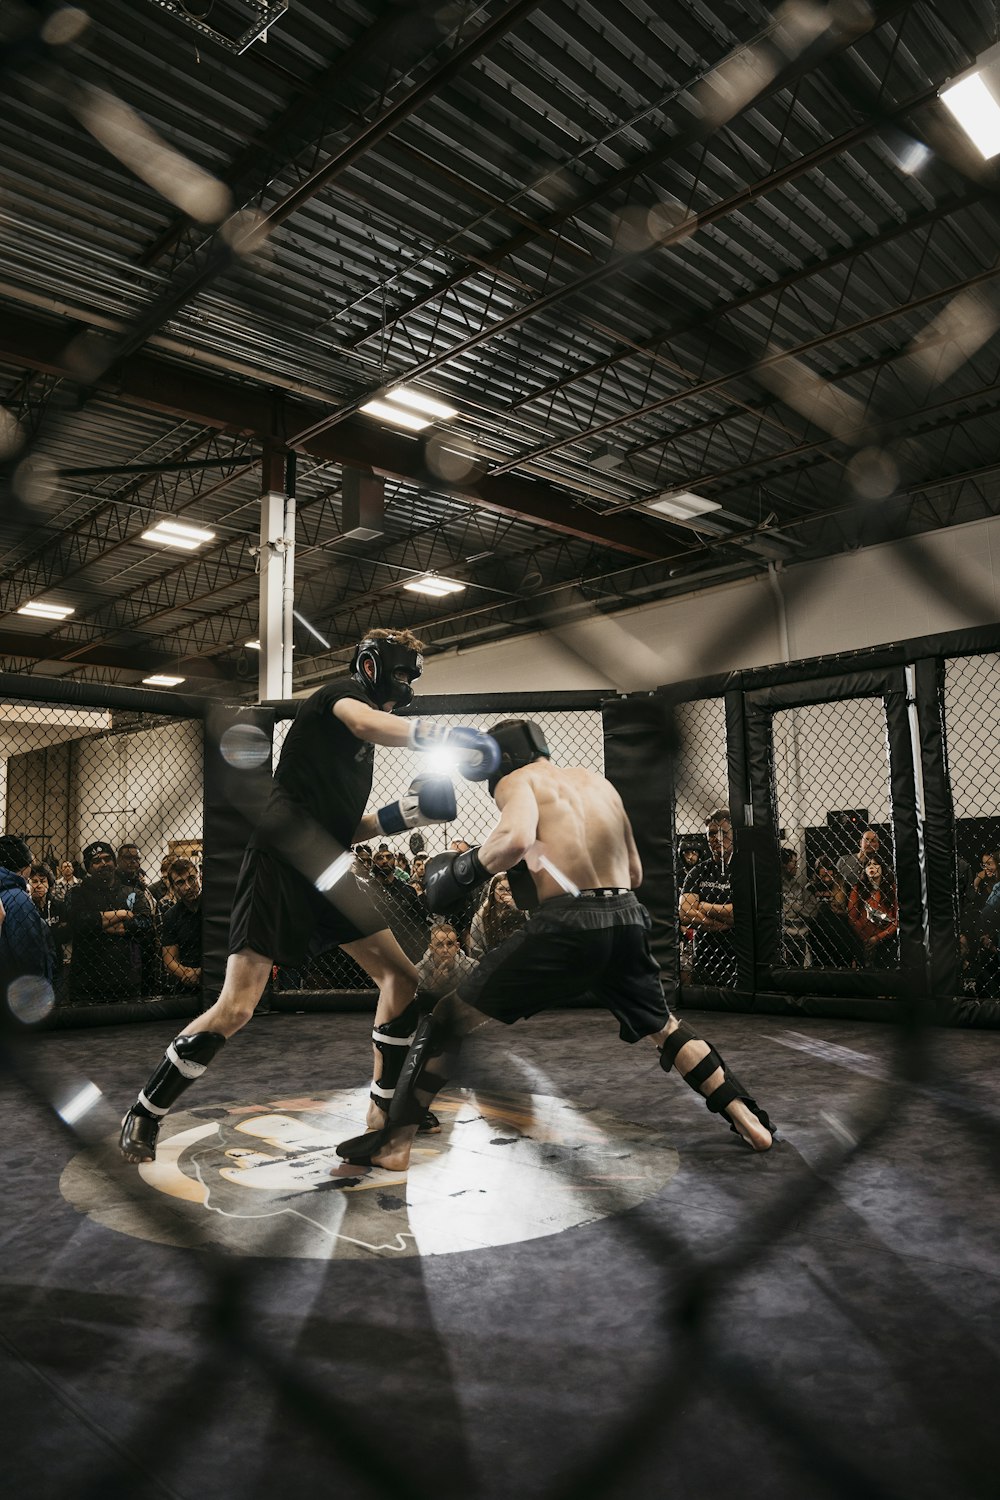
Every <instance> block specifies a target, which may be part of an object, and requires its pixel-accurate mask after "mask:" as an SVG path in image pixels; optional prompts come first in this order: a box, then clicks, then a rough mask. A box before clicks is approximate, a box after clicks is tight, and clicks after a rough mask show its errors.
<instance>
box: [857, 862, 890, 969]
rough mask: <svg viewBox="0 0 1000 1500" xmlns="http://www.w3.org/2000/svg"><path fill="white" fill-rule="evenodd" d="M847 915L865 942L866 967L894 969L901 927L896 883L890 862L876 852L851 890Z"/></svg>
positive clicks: (862, 949)
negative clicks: (897, 934)
mask: <svg viewBox="0 0 1000 1500" xmlns="http://www.w3.org/2000/svg"><path fill="white" fill-rule="evenodd" d="M847 915H848V917H849V918H850V921H851V926H852V927H853V928H854V931H855V933H856V934H857V937H858V940H859V942H860V943H861V951H862V954H863V962H864V966H865V968H866V969H889V968H892V966H893V963H894V961H895V958H896V932H897V930H898V927H899V907H898V906H897V904H896V882H895V880H894V878H893V874H892V871H891V870H890V869H889V867H888V865H884V864H883V863H882V861H881V859H879V858H878V857H876V856H874V855H869V857H868V860H867V863H866V864H865V867H864V870H863V871H862V872H861V879H860V880H859V881H858V883H857V885H856V886H855V887H854V889H853V890H852V892H851V895H850V899H849V900H848V904H847Z"/></svg>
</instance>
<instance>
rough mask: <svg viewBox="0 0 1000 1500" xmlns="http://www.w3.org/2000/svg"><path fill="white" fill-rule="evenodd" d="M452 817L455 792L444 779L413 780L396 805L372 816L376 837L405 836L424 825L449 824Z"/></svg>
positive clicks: (442, 777)
mask: <svg viewBox="0 0 1000 1500" xmlns="http://www.w3.org/2000/svg"><path fill="white" fill-rule="evenodd" d="M455 813H456V807H455V788H454V786H453V785H452V783H451V780H450V778H449V777H447V776H417V777H416V778H415V779H414V780H413V781H411V782H410V786H409V790H408V791H407V792H406V794H405V796H402V797H400V799H399V801H398V802H390V803H389V805H388V806H387V807H380V808H379V810H378V812H377V813H376V814H375V822H376V824H377V826H378V831H379V833H405V831H406V830H407V828H423V827H425V826H426V825H427V824H428V823H451V822H453V821H454V818H455Z"/></svg>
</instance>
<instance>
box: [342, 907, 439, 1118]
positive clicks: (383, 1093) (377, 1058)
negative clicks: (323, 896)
mask: <svg viewBox="0 0 1000 1500" xmlns="http://www.w3.org/2000/svg"><path fill="white" fill-rule="evenodd" d="M340 946H341V948H342V950H343V952H344V953H346V954H348V955H349V956H350V957H351V958H353V959H354V962H355V963H356V964H359V965H360V966H361V968H362V969H364V971H365V973H366V974H367V975H368V976H369V978H370V979H373V980H374V981H375V985H376V987H377V989H378V1004H377V1006H376V1008H375V1024H374V1026H373V1028H372V1085H371V1095H370V1099H369V1104H368V1115H367V1119H366V1121H365V1123H366V1124H367V1126H368V1129H369V1130H379V1129H381V1128H382V1126H384V1125H385V1123H386V1115H387V1113H388V1110H389V1106H390V1104H391V1103H392V1099H393V1095H394V1093H395V1090H396V1085H397V1083H398V1080H399V1074H400V1070H401V1069H402V1066H403V1062H404V1059H405V1057H406V1052H407V1048H408V1047H409V1046H410V1044H411V1042H412V1041H413V1038H414V1035H415V1033H416V1029H417V1022H418V1020H419V1019H420V1015H421V1013H422V1011H424V1010H426V1009H429V1008H430V1007H431V1006H432V1004H433V1001H431V1000H430V998H429V997H428V999H427V1002H426V1004H421V1000H420V998H419V997H418V996H417V984H418V976H417V971H416V969H415V968H414V966H413V964H412V963H411V962H410V960H409V959H408V958H407V956H406V954H405V953H404V952H403V950H402V948H401V947H400V946H399V943H398V942H397V941H396V938H395V937H394V936H393V934H392V933H391V932H390V931H389V929H388V928H383V929H382V931H381V932H376V933H373V934H372V935H371V936H370V937H364V938H357V939H356V940H355V941H353V942H350V943H341V945H340ZM425 1124H426V1132H431V1131H435V1130H440V1128H441V1127H440V1123H439V1122H438V1119H437V1117H436V1116H434V1115H430V1116H429V1118H428V1119H427V1121H426V1122H425ZM426 1132H425V1133H426Z"/></svg>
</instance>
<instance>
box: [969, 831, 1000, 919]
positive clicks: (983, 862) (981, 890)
mask: <svg viewBox="0 0 1000 1500" xmlns="http://www.w3.org/2000/svg"><path fill="white" fill-rule="evenodd" d="M998 881H1000V854H998V853H997V851H996V850H995V849H987V850H986V852H985V853H984V854H982V855H981V856H980V868H979V870H978V871H977V872H976V874H975V876H974V877H973V881H972V891H971V900H970V902H969V905H970V906H971V908H972V911H973V912H974V913H975V925H976V927H977V928H978V927H979V916H980V913H981V912H982V910H983V907H984V906H985V905H986V902H987V900H988V899H989V895H990V892H991V891H992V890H993V887H994V886H995V885H996V884H997V882H998Z"/></svg>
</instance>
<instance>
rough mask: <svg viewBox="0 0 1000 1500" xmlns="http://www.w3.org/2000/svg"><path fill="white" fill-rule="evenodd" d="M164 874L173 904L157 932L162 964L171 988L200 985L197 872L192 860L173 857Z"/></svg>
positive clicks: (199, 885) (182, 988)
mask: <svg viewBox="0 0 1000 1500" xmlns="http://www.w3.org/2000/svg"><path fill="white" fill-rule="evenodd" d="M167 878H168V879H169V881H170V889H171V893H172V894H173V897H174V904H173V906H171V907H170V908H169V909H168V910H167V912H166V913H165V915H164V918H163V928H162V931H161V933H160V949H161V953H162V956H163V967H164V968H165V969H166V970H167V973H168V974H169V975H170V976H171V979H172V980H173V981H174V983H173V985H172V986H171V987H172V988H174V989H175V990H176V989H180V990H182V991H183V990H196V989H198V988H200V986H201V876H200V875H199V874H198V870H197V867H196V865H195V863H194V861H193V860H190V859H174V860H172V861H171V863H170V866H169V869H168V872H167Z"/></svg>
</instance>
